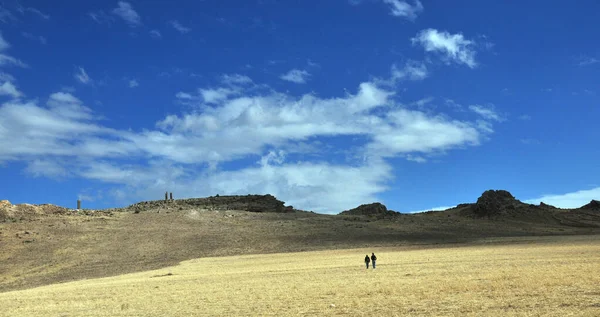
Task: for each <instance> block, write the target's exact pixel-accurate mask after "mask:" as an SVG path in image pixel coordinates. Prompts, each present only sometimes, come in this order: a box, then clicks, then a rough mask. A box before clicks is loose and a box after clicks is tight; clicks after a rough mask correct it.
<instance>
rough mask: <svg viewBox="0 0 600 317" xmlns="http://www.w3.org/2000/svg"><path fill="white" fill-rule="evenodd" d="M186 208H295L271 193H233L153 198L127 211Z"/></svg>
mask: <svg viewBox="0 0 600 317" xmlns="http://www.w3.org/2000/svg"><path fill="white" fill-rule="evenodd" d="M155 208H165V209H187V208H201V209H209V210H244V211H250V212H292V211H295V209H294V208H293V207H291V206H288V207H286V206H285V204H284V202H283V201H280V200H278V199H277V198H275V197H274V196H273V195H234V196H212V197H206V198H189V199H175V200H167V201H165V200H154V201H145V202H139V203H136V204H133V205H131V206H129V207H127V208H125V209H126V210H128V211H133V212H140V211H144V210H148V209H155Z"/></svg>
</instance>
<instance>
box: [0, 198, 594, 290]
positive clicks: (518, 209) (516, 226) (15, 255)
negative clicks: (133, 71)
mask: <svg viewBox="0 0 600 317" xmlns="http://www.w3.org/2000/svg"><path fill="white" fill-rule="evenodd" d="M496 194H498V193H497V192H496V193H495V192H490V193H488V194H485V195H482V197H484V196H485V197H484V198H482V199H478V202H477V203H475V204H463V205H459V206H458V207H456V208H453V209H449V210H446V211H439V212H427V213H420V214H398V213H394V214H395V216H393V217H373V216H370V214H372V213H374V214H376V215H379V214H382V213H386V212H387V213H389V212H390V211H389V210H387V208H385V206H383V205H381V204H370V205H365V206H363V207H362V208H361V207H359V208H356V210H358V211H360V212H361V213H362V212H364V213H365V214H367V215H364V214H358V215H351V216H348V215H346V216H344V215H342V216H333V215H320V214H314V213H310V212H302V211H294V210H293V208H291V207H284V204H283V202H280V201H278V200H277V199H275V197H273V196H270V195H266V196H259V195H257V196H222V197H218V198H217V197H209V198H199V199H190V200H175V201H170V202H164V201H155V202H144V203H138V204H134V205H132V206H130V207H127V208H123V209H108V210H72V209H67V208H62V207H58V206H52V205H27V204H23V205H11V204H9V203H7V202H4V203H2V205H1V206H2V207H1V208H0V215H3V216H2V217H4V218H5V219H4V220H5V222H3V223H0V250H2V252H0V291H8V290H14V289H22V288H28V287H32V286H36V285H44V284H50V283H55V282H61V281H70V280H74V279H82V278H92V277H101V276H110V275H117V274H123V273H128V272H135V271H142V270H148V269H155V268H160V267H164V266H168V265H174V264H177V263H178V262H180V261H182V260H188V259H193V258H199V257H207V256H223V255H237V254H258V253H276V252H291V251H307V250H325V249H340V248H360V247H368V248H375V247H379V246H406V247H408V246H414V245H431V244H440V243H441V244H444V243H467V242H472V241H479V240H480V239H482V238H492V237H522V236H540V235H566V234H568V235H575V234H600V228H599V224H600V216H599V214H600V213H598V212H597V211H595V210H590V209H589V208H586V209H575V210H563V209H558V208H552V207H540V206H534V205H528V204H523V203H521V202H518V201H515V199H514V197H512V195H510V194H508V195H507V194H506V193H503V192H500V193H499V194H498V195H496ZM509 195H510V196H509ZM480 200H481V201H480ZM478 203H480V204H479V205H478ZM504 204H506V205H504ZM591 207H593V205H592V206H591ZM227 209H230V210H227ZM233 209H237V210H233ZM240 209H241V210H240ZM247 210H249V211H272V212H249V211H247ZM281 211H288V212H281ZM482 212H484V215H485V214H486V213H487V214H491V215H493V216H490V217H488V216H481V213H482Z"/></svg>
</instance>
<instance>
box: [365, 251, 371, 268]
mask: <svg viewBox="0 0 600 317" xmlns="http://www.w3.org/2000/svg"><path fill="white" fill-rule="evenodd" d="M369 262H371V259H369V255H368V254H367V255H365V264H366V265H367V270H368V269H369Z"/></svg>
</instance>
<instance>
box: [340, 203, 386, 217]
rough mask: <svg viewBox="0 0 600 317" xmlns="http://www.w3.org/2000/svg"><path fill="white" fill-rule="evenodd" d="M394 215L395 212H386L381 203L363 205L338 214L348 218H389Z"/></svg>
mask: <svg viewBox="0 0 600 317" xmlns="http://www.w3.org/2000/svg"><path fill="white" fill-rule="evenodd" d="M396 214H397V212H395V211H392V210H388V209H387V207H385V205H384V204H382V203H371V204H364V205H360V206H358V207H356V208H353V209H350V210H344V211H342V212H341V213H340V215H349V216H391V215H396Z"/></svg>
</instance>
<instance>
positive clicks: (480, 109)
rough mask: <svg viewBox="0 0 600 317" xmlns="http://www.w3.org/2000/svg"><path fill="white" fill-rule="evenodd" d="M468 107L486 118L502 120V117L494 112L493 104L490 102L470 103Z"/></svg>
mask: <svg viewBox="0 0 600 317" xmlns="http://www.w3.org/2000/svg"><path fill="white" fill-rule="evenodd" d="M469 109H470V110H471V111H473V112H475V113H476V114H478V115H480V116H481V117H482V118H484V119H486V120H493V121H504V117H503V116H501V115H499V114H498V113H497V112H496V110H495V109H494V105H492V104H487V105H471V106H469Z"/></svg>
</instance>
